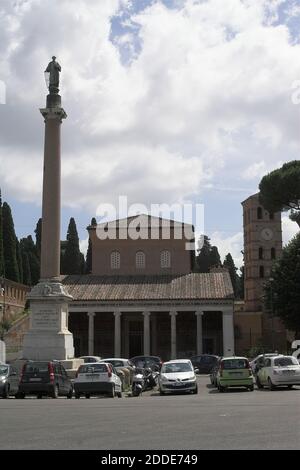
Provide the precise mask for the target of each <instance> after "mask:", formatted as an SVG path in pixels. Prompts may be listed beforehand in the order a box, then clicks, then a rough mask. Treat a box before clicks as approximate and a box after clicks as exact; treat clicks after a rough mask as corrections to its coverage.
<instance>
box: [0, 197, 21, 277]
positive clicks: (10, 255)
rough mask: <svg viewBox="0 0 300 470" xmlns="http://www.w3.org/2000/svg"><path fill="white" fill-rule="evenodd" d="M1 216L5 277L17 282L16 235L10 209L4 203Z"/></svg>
mask: <svg viewBox="0 0 300 470" xmlns="http://www.w3.org/2000/svg"><path fill="white" fill-rule="evenodd" d="M2 216H3V249H4V268H5V276H6V277H7V279H10V280H11V281H15V282H19V270H18V262H17V247H16V234H15V228H14V222H13V218H12V214H11V209H10V207H9V205H8V204H7V203H6V202H4V203H3V206H2Z"/></svg>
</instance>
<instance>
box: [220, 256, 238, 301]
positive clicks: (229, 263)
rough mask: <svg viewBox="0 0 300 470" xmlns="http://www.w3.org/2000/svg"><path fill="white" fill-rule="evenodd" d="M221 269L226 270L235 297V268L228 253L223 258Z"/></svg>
mask: <svg viewBox="0 0 300 470" xmlns="http://www.w3.org/2000/svg"><path fill="white" fill-rule="evenodd" d="M223 267H224V268H226V269H228V271H229V274H230V279H231V283H232V287H233V292H234V296H235V297H237V291H238V275H237V267H236V266H235V264H234V261H233V258H232V256H231V254H230V253H228V254H227V255H226V256H225V260H224V263H223Z"/></svg>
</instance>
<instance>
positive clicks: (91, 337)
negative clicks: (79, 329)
mask: <svg viewBox="0 0 300 470" xmlns="http://www.w3.org/2000/svg"><path fill="white" fill-rule="evenodd" d="M88 317H89V337H88V344H89V355H90V356H93V354H94V317H95V313H94V312H88Z"/></svg>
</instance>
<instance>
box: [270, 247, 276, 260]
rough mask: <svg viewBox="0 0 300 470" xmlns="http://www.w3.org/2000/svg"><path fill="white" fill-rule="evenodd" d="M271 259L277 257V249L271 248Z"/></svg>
mask: <svg viewBox="0 0 300 470" xmlns="http://www.w3.org/2000/svg"><path fill="white" fill-rule="evenodd" d="M271 259H276V249H275V248H271Z"/></svg>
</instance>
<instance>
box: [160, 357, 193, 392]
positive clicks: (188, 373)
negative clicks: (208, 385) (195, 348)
mask: <svg viewBox="0 0 300 470" xmlns="http://www.w3.org/2000/svg"><path fill="white" fill-rule="evenodd" d="M158 384H159V393H160V395H164V394H165V393H172V392H179V391H182V392H191V393H198V385H197V378H196V374H195V370H194V367H193V364H192V363H191V361H190V360H189V359H177V360H174V361H168V362H164V364H163V365H162V367H161V370H160V374H159V376H158Z"/></svg>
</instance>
